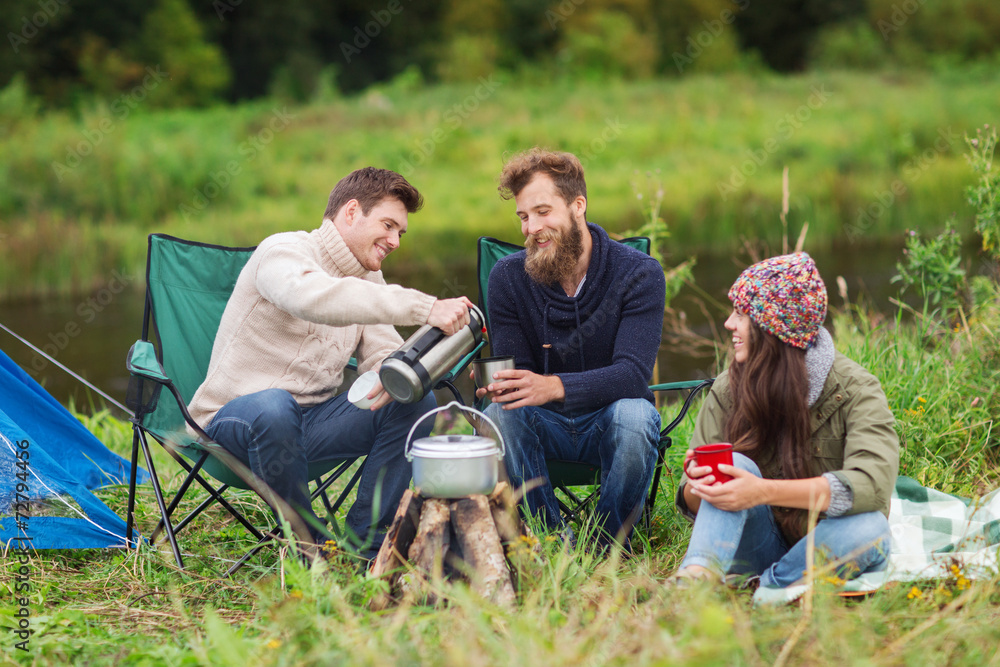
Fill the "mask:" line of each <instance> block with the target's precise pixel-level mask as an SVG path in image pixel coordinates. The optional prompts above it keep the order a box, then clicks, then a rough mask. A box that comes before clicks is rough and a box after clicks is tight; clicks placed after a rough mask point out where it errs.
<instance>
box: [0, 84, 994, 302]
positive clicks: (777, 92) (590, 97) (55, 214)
mask: <svg viewBox="0 0 1000 667" xmlns="http://www.w3.org/2000/svg"><path fill="white" fill-rule="evenodd" d="M995 82H996V80H995V75H987V74H979V75H977V76H976V77H972V76H969V77H960V76H944V75H940V76H933V75H927V74H903V75H886V74H860V73H845V72H833V73H822V74H810V75H802V76H793V77H775V76H766V75H757V76H753V77H751V76H750V75H744V74H732V75H727V76H717V77H707V76H695V77H690V78H685V79H683V80H670V81H641V82H630V83H624V82H610V83H608V82H588V81H570V80H554V81H551V82H547V83H544V84H543V83H539V82H534V83H532V82H521V81H519V80H516V79H512V78H504V77H501V76H498V77H495V78H493V79H491V80H490V81H489V82H488V85H487V84H486V83H478V82H477V83H471V84H467V85H458V84H448V85H439V86H432V87H427V88H420V89H414V88H413V87H412V86H408V85H405V83H397V84H390V85H387V86H382V87H378V88H375V89H372V90H369V91H367V92H366V93H363V94H360V95H358V96H356V97H352V98H347V99H342V100H337V101H334V102H330V103H326V104H322V105H320V104H316V105H308V106H299V107H288V108H287V110H286V111H287V114H288V115H290V116H291V120H290V121H289V124H288V125H287V127H283V128H282V129H280V130H279V131H271V130H270V127H271V126H272V125H271V123H272V120H273V119H274V118H275V115H276V112H281V113H285V112H283V111H282V109H284V108H285V107H284V104H283V103H279V102H257V103H254V104H247V105H241V106H237V107H222V108H215V109H209V110H204V111H187V110H182V111H155V112H152V111H151V112H146V111H144V110H143V109H142V108H139V109H137V110H135V111H134V112H132V113H131V114H130V115H128V116H127V117H125V118H120V119H119V118H117V117H116V116H115V114H114V113H113V112H112V111H111V110H108V109H102V108H98V109H93V110H92V111H89V112H87V113H84V114H82V116H80V117H71V116H69V115H67V114H65V113H53V114H48V115H44V116H41V117H37V116H34V115H32V114H31V110H30V109H28V108H25V109H24V110H23V111H22V113H21V115H20V116H16V117H15V118H14V119H13V120H10V119H4V120H6V121H7V122H6V124H5V125H3V129H0V150H2V152H3V155H4V159H3V160H2V161H0V233H3V234H5V238H4V241H5V242H4V244H3V245H2V248H3V250H2V251H0V252H2V255H0V259H2V261H0V266H2V267H3V268H2V269H0V295H4V296H16V295H25V294H31V293H36V292H39V291H43V292H44V291H59V292H67V291H74V290H81V289H86V288H87V287H88V286H90V285H92V284H93V283H94V282H95V281H96V280H97V279H98V278H100V277H102V276H107V275H108V274H109V273H110V272H111V271H112V270H115V269H117V270H120V271H123V272H131V273H138V272H139V271H141V267H142V261H143V259H142V257H143V248H144V243H143V238H144V237H145V235H146V234H147V233H149V232H151V231H163V232H167V233H171V234H175V235H177V236H181V237H189V238H197V239H201V240H205V241H210V242H217V243H227V244H253V243H256V242H258V241H259V240H260V239H261V238H263V237H264V236H266V235H267V234H270V233H274V232H277V231H282V230H287V229H309V228H312V227H314V226H315V225H317V224H318V223H319V221H320V218H321V216H322V212H323V209H324V207H325V202H326V196H327V194H328V192H329V190H330V189H331V188H332V186H333V185H334V183H335V182H336V181H337V179H339V178H340V177H342V176H343V175H345V174H346V173H347V172H349V171H350V170H352V169H355V168H358V167H361V166H364V165H368V164H374V165H379V166H384V167H388V168H392V169H397V170H400V171H402V172H403V173H405V174H406V175H407V176H408V177H409V178H410V179H411V180H412V181H413V183H414V184H415V185H416V186H417V187H418V188H419V189H420V190H421V191H422V192H423V193H424V195H425V197H426V206H425V207H424V209H423V211H422V212H420V213H418V214H417V215H415V216H413V218H412V225H411V233H410V235H408V236H407V239H406V243H404V244H403V247H402V248H401V249H400V251H399V254H400V255H401V256H402V257H401V259H402V262H400V263H403V262H405V263H410V264H414V265H419V264H434V263H437V264H438V265H440V266H447V265H448V264H450V263H452V262H454V261H456V259H459V258H468V257H469V256H471V254H472V253H471V252H470V248H471V247H472V245H471V244H472V241H473V240H474V239H475V237H477V236H479V235H480V234H491V235H495V236H501V237H504V238H515V237H516V236H517V227H516V224H515V218H514V215H513V207H512V206H511V204H510V203H509V202H504V201H502V200H500V198H499V197H498V196H497V193H496V178H497V174H498V173H499V171H500V168H501V165H502V162H503V159H504V157H505V156H508V155H510V154H511V153H513V152H516V151H519V150H523V149H525V148H528V147H530V146H532V145H535V144H539V145H543V146H549V147H553V148H559V149H564V150H569V151H573V152H575V153H577V154H578V155H580V156H581V157H583V158H584V159H585V162H586V168H587V175H588V183H589V192H588V194H589V212H588V214H589V217H590V218H591V219H592V220H594V221H596V222H600V223H602V224H604V225H605V226H606V227H608V228H609V229H610V230H611V231H623V230H626V229H630V228H635V227H638V226H639V225H640V224H641V222H642V212H641V209H640V207H639V206H637V205H636V202H635V199H634V196H633V194H632V189H631V186H630V182H631V181H632V180H634V179H635V175H636V172H639V173H643V172H647V171H656V170H659V172H660V174H661V176H662V179H663V182H664V186H665V198H664V204H663V210H662V215H663V218H664V219H665V220H666V222H667V223H668V224H669V225H670V228H671V230H672V245H673V246H674V247H676V248H678V249H680V248H684V249H686V250H692V249H695V248H711V249H714V250H729V249H732V248H734V247H738V246H739V245H740V244H741V238H742V237H747V238H756V237H762V238H765V239H769V240H770V241H771V242H772V245H773V244H774V241H775V240H776V238H775V237H774V225H773V221H774V219H775V218H776V217H777V213H778V211H779V210H780V202H781V170H782V168H783V167H784V166H786V165H787V166H788V167H789V168H790V173H791V184H792V188H791V189H792V192H793V197H792V200H791V211H790V215H789V218H790V219H789V222H790V224H791V226H792V228H793V229H795V228H798V227H799V226H801V224H802V223H803V222H805V221H808V222H809V224H810V238H811V239H812V240H813V241H815V242H817V243H841V244H845V245H846V244H850V243H865V242H877V241H879V240H883V239H886V238H889V237H892V236H894V235H897V234H899V233H900V232H901V231H902V230H904V229H907V228H915V229H926V230H934V229H937V228H938V227H940V225H941V224H942V222H943V220H944V219H945V218H947V217H948V216H950V215H951V214H953V213H954V214H957V215H958V217H959V220H958V227H959V229H960V230H963V231H964V230H968V229H971V222H970V221H971V218H970V211H969V210H968V208H967V205H966V204H965V203H964V202H963V200H962V198H961V194H960V193H961V192H962V190H963V188H964V186H965V185H967V184H968V183H970V182H971V180H972V174H971V173H970V172H969V170H968V168H967V166H966V165H965V163H964V161H963V160H962V159H961V157H960V155H961V152H962V149H964V145H963V144H962V142H961V140H960V137H961V135H962V134H963V133H964V132H967V131H971V130H972V128H974V127H978V126H980V125H982V123H984V122H990V121H991V119H992V117H993V116H994V115H995V113H996V108H995V101H996V100H995V95H994V94H993V91H994V90H995ZM810 103H812V107H810ZM8 113H9V112H8ZM789 114H791V115H792V117H793V118H794V117H795V114H799V120H796V121H794V122H791V123H790V122H789V121H788V116H789ZM105 121H110V122H112V123H113V125H112V130H111V131H110V132H102V131H101V127H102V123H104V127H107V123H106V122H105ZM994 122H995V120H994ZM268 132H271V134H268ZM88 137H91V138H94V137H100V141H96V139H94V140H93V141H91V140H89V139H88ZM942 137H944V139H942ZM265 139H266V140H267V141H266V142H265V141H264V140H265ZM254 140H256V142H257V143H256V144H254V143H253V141H254ZM88 142H89V143H90V144H92V145H91V147H90V152H89V154H88V155H81V156H80V163H79V166H78V167H76V168H75V169H71V170H69V171H68V172H66V173H63V172H60V174H59V175H57V174H56V173H55V172H56V170H55V168H54V166H53V165H54V163H56V162H58V163H60V164H66V163H68V158H67V153H68V152H73V151H76V152H82V150H86V149H87V145H88ZM949 142H951V143H949ZM755 155H756V156H757V157H756V158H755V157H754V156H755ZM758 163H759V164H758ZM230 171H232V172H235V171H238V173H236V174H235V175H232V174H230V175H229V176H228V177H227V172H230ZM740 172H742V173H740ZM734 174H739V176H734ZM60 177H61V180H60ZM734 178H735V179H736V180H732V179H734ZM741 179H745V181H744V180H741ZM224 182H226V184H225V185H222V183H224ZM894 184H895V192H894V188H893V186H894ZM724 186H727V187H724ZM723 190H725V192H723ZM200 197H204V199H200ZM890 199H891V200H890ZM879 206H882V207H883V208H884V210H880V209H879ZM866 209H868V210H870V211H873V212H874V213H875V214H874V215H870V216H869V217H868V218H864V219H859V212H861V211H863V210H866ZM39 226H40V227H42V231H41V232H40V233H38V234H37V238H36V228H37V227H39ZM11 239H13V240H16V241H17V245H16V246H15V245H11V244H10V243H8V242H7V241H9V240H11Z"/></svg>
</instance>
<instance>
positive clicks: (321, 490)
mask: <svg viewBox="0 0 1000 667" xmlns="http://www.w3.org/2000/svg"><path fill="white" fill-rule="evenodd" d="M355 460H356V459H355ZM354 463H355V461H345V462H344V463H342V464H341V465H340V466H339V467H338V468H337V469H336V470H334V471H333V472H331V473H330V474H329V475H328V476H327V478H326V479H325V480H324V481H323V482H322V483H321V484H320V485H319V486H318V487H317V488H316V490H315V491H313V492H312V495H311V499H312V500H316V498H317V497H319V498H321V499H322V500H323V505H324V506H325V507H326V510H327V511H328V512H329V513H330V516H331V517H332V516H333V515H334V514H335V513H336V512H337V510H338V509H340V506H341V505H343V504H344V501H345V500H347V496H348V495H350V493H351V491H352V490H353V489H354V486H355V485H356V484H357V483H358V480H359V479H361V472H362V470H364V467H365V466H364V464H363V463H362V464H361V466H359V467H358V469H357V471H356V472H355V473H354V474H353V475H352V476H351V479H350V480H348V482H347V486H346V487H344V490H343V491H341V492H340V495H339V496H337V502H335V503H333V505H331V504H330V499H329V498H328V497H327V494H326V490H327V489H328V488H330V485H331V484H333V483H334V482H335V481H337V479H339V478H340V476H341V475H343V474H344V472H345V471H346V470H347V469H348V468H350V467H351V466H352V465H354ZM278 530H279V529H278V528H277V527H275V528H273V529H271V530H270V531H269V532H268V533H267V534H266V535H262V536H261V537H260V539H259V540H258V542H257V544H256V545H255V546H254V547H253V548H252V549H251V550H250V551H248V552H247V553H246V554H244V555H243V557H242V558H240V559H239V560H238V561H236V563H234V564H233V566H232V567H230V568H229V569H228V570H226V576H227V577H231V576H233V575H234V574H236V572H237V571H238V570H239V569H240V568H242V567H243V566H244V565H246V563H247V561H248V560H250V559H251V558H253V557H254V555H256V554H257V553H258V552H259V551H260V550H261V549H263V548H264V547H265V546H266V545H267V543H268V542H270V541H271V540H273V539H274V538H275V537H277V535H278Z"/></svg>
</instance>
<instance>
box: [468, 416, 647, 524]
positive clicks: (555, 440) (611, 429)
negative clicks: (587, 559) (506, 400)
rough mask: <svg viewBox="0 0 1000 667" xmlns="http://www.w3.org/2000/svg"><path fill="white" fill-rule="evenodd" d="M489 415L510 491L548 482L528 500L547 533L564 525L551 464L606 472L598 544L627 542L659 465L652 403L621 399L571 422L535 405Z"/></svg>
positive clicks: (598, 506)
mask: <svg viewBox="0 0 1000 667" xmlns="http://www.w3.org/2000/svg"><path fill="white" fill-rule="evenodd" d="M486 414H487V415H488V416H489V418H490V419H492V420H493V421H495V422H496V424H497V428H499V429H500V433H501V434H502V435H503V438H504V442H505V444H506V446H507V454H506V456H505V457H504V464H505V465H506V467H507V474H508V475H509V476H510V479H511V484H512V485H513V487H514V488H517V487H518V486H520V485H521V484H523V483H524V482H526V481H527V480H530V479H535V478H537V477H542V478H545V479H546V483H545V484H543V485H542V486H540V487H538V488H535V489H532V490H531V491H529V492H528V495H527V496H526V499H527V504H528V509H529V511H530V512H531V513H532V514H536V515H539V516H540V517H541V519H542V521H543V522H544V523H545V525H546V526H548V527H549V528H562V527H563V525H564V522H563V519H562V515H561V514H560V512H559V505H558V503H557V502H556V496H555V491H554V490H553V488H552V485H551V484H550V483H549V482H548V470H547V468H546V465H545V461H546V459H560V460H563V461H580V462H583V463H589V464H591V465H594V466H599V467H600V469H601V496H600V499H599V500H598V502H597V507H596V508H595V510H594V511H595V514H596V516H597V522H598V528H599V529H600V530H601V531H602V532H601V534H600V536H599V538H598V541H599V542H607V540H608V538H616V539H617V540H618V541H620V542H627V541H628V538H629V537H630V536H631V534H632V526H633V524H634V522H635V520H636V519H637V518H638V513H639V512H641V511H642V504H643V501H645V499H646V493H647V492H648V491H649V483H650V481H652V479H653V470H654V468H655V466H656V446H657V444H659V441H660V415H659V413H658V412H657V411H656V408H655V407H653V404H652V403H650V402H649V401H647V400H643V399H622V400H619V401H615V402H614V403H612V404H611V405H608V406H607V407H605V408H602V409H600V410H597V411H594V412H587V413H582V414H577V415H573V416H567V415H563V414H561V413H558V412H555V411H552V410H546V409H544V408H540V407H533V406H529V407H524V408H515V409H513V410H504V409H502V408H501V407H500V404H499V403H493V404H490V405H489V407H487V409H486Z"/></svg>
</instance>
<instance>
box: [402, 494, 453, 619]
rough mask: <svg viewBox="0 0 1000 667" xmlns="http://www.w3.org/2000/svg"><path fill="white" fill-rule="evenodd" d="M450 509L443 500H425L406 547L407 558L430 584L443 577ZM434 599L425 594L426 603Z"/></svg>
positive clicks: (433, 601)
mask: <svg viewBox="0 0 1000 667" xmlns="http://www.w3.org/2000/svg"><path fill="white" fill-rule="evenodd" d="M450 533H451V510H450V509H449V507H448V501H447V500H441V499H439V498H429V499H427V500H425V501H424V504H423V506H422V507H421V511H420V524H419V525H418V526H417V535H416V537H415V538H413V543H412V544H411V545H410V551H409V554H408V556H409V559H410V562H411V563H413V564H414V565H415V566H416V567H417V569H418V570H420V571H421V572H423V573H424V574H425V575H426V576H427V578H428V579H430V581H432V582H434V583H435V584H436V585H439V584H440V582H441V580H442V579H443V578H444V563H445V559H446V558H447V557H448V550H449V549H448V548H449V545H450V543H451V535H450ZM436 601H437V600H436V597H435V596H434V594H433V593H430V592H427V603H428V604H434V603H435V602H436Z"/></svg>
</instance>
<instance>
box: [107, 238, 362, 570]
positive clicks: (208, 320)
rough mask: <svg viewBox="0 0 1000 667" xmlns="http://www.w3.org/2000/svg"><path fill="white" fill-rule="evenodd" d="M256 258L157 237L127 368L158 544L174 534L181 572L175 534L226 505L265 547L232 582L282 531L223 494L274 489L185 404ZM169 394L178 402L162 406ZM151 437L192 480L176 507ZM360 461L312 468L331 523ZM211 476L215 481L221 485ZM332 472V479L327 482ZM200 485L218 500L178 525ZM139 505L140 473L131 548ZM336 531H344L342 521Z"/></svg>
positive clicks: (136, 443)
mask: <svg viewBox="0 0 1000 667" xmlns="http://www.w3.org/2000/svg"><path fill="white" fill-rule="evenodd" d="M253 251H254V248H227V247H224V246H217V245H209V244H205V243H196V242H193V241H185V240H182V239H177V238H174V237H171V236H167V235H165V234H151V235H150V236H149V253H148V257H147V263H146V303H145V309H144V310H145V312H144V313H143V320H142V338H141V339H140V340H139V341H137V342H136V343H135V345H133V346H132V349H131V350H129V354H128V359H127V361H126V365H127V367H128V370H129V373H130V375H131V379H130V383H129V392H128V394H129V395H128V401H127V403H128V406H129V408H130V409H131V410H133V411H134V413H135V415H134V417H133V418H132V424H133V438H132V470H133V472H134V471H135V468H136V466H137V462H138V455H139V448H140V447H141V448H142V452H143V456H144V458H145V462H146V466H147V468H148V470H149V474H150V476H151V478H152V479H151V481H152V485H153V491H154V493H155V495H156V502H157V505H158V506H159V511H160V517H161V518H160V521H159V523H158V524H157V526H156V529H155V530H154V531H153V533H152V534H151V535H150V539H151V541H155V540H156V538H157V536H158V535H159V532H160V531H161V530H162V531H163V532H165V533H166V535H167V539H168V540H169V541H170V547H171V549H172V550H173V554H174V558H175V559H176V561H177V565H178V567H180V568H182V569H183V567H184V560H183V558H182V557H181V552H180V549H179V547H178V546H177V538H176V534H177V533H178V532H179V531H180V530H182V529H183V528H184V527H185V526H187V525H188V524H189V523H190V522H191V521H192V520H194V519H195V518H196V517H197V516H198V515H199V514H201V512H202V511H204V510H205V509H206V508H207V507H209V506H211V505H212V504H213V503H219V504H220V505H221V506H222V507H223V508H225V509H226V510H227V511H228V512H229V513H230V514H232V516H233V517H234V518H235V519H236V520H237V521H239V522H240V523H241V524H242V525H243V526H244V527H245V528H246V529H247V530H248V531H249V532H250V533H251V534H252V535H253V536H254V537H255V538H257V540H258V544H257V546H256V547H254V549H253V550H251V551H250V552H249V553H247V554H246V555H245V556H244V557H243V558H241V559H240V560H239V561H237V562H236V563H235V564H234V565H233V566H232V567H231V568H230V569H229V571H228V572H227V573H226V574H227V575H231V574H233V573H234V572H235V571H236V570H238V569H239V568H240V567H242V566H243V564H244V563H245V562H246V560H247V559H249V558H250V557H251V556H252V555H253V554H255V553H256V552H257V551H259V549H260V548H261V547H262V546H263V545H264V544H266V543H267V542H268V541H270V540H271V539H273V538H274V537H275V536H276V535H277V534H278V532H277V529H273V530H271V531H269V532H267V533H264V532H261V531H260V530H258V529H257V527H256V526H254V525H253V524H252V523H251V522H250V521H249V520H248V519H247V518H246V517H245V516H244V515H243V514H241V513H240V512H239V511H237V510H236V509H235V508H234V507H233V505H232V504H230V503H229V502H228V501H227V500H226V499H225V498H224V497H223V494H224V493H225V492H226V491H227V490H228V489H229V488H230V487H232V488H237V489H254V490H255V491H257V492H258V493H259V494H261V495H263V496H264V497H265V498H266V497H268V496H267V495H266V494H269V489H267V487H266V486H264V485H263V484H262V482H261V481H260V480H259V478H257V477H255V476H254V475H253V474H252V473H250V471H249V470H247V469H246V467H245V466H243V465H242V464H240V463H239V461H237V460H236V459H235V458H234V457H232V456H231V455H229V453H228V452H226V450H224V449H223V448H222V447H220V446H219V445H217V444H215V443H213V442H212V441H211V439H210V438H208V436H206V435H205V433H204V431H203V430H202V429H201V427H200V426H199V425H198V424H196V423H195V422H194V420H193V419H192V418H191V415H190V414H189V413H188V410H187V407H186V406H187V403H188V402H189V401H190V400H191V397H192V396H193V395H194V393H195V391H196V390H197V389H198V387H199V386H200V385H201V383H202V381H203V380H204V378H205V375H206V373H207V371H208V363H209V360H210V358H211V355H212V345H213V343H214V341H215V334H216V332H217V331H218V328H219V322H220V320H221V319H222V313H223V311H224V310H225V308H226V303H227V302H228V301H229V297H230V295H231V294H232V291H233V287H234V286H235V285H236V279H237V277H239V274H240V271H241V270H242V269H243V266H244V265H245V264H246V262H247V260H249V259H250V255H251V254H253ZM151 333H155V338H156V341H157V343H158V347H154V345H153V338H152V336H151ZM164 387H166V388H167V390H168V391H169V392H170V394H171V397H172V398H173V399H174V400H162V401H161V400H159V398H160V392H161V390H162V389H163V388H164ZM185 424H187V425H190V426H191V428H192V429H194V431H195V432H196V433H198V434H199V436H200V438H195V437H192V436H191V435H190V434H189V433H188V432H187V431H186V430H185ZM149 436H151V437H152V438H153V439H155V440H156V441H157V442H159V443H160V444H161V445H163V447H164V448H165V449H166V450H167V451H168V452H169V453H170V454H171V456H172V457H173V458H174V460H176V461H177V463H178V464H179V465H180V466H181V467H182V468H183V469H184V470H185V471H187V477H186V478H185V479H184V481H183V483H182V484H181V486H180V488H179V489H178V491H177V493H176V494H175V495H174V497H173V499H171V501H170V502H169V504H167V503H166V502H165V500H164V497H163V492H162V489H161V486H160V480H159V477H158V476H157V473H156V469H155V467H154V465H153V459H152V456H151V455H150V451H149V441H148V437H149ZM356 461H357V459H356V458H347V459H342V460H334V461H324V462H322V463H321V464H314V465H310V468H309V476H310V479H313V480H316V483H317V487H316V489H315V490H314V491H313V492H312V498H313V500H315V499H316V498H317V497H318V498H320V499H322V502H323V504H324V506H325V507H326V509H327V512H328V513H329V517H330V519H331V521H332V520H333V516H334V514H335V513H336V512H337V510H338V509H339V508H340V506H341V505H342V504H343V503H344V501H345V500H346V499H347V497H348V494H349V493H350V492H351V490H352V489H353V488H354V486H355V484H356V483H357V481H358V479H359V478H360V476H361V466H358V470H357V471H356V472H355V473H354V475H353V476H352V477H351V478H350V480H349V481H348V482H347V485H346V487H345V488H344V490H343V491H342V492H341V494H340V495H339V497H338V498H337V500H336V502H335V503H333V504H331V503H330V500H329V498H328V497H327V494H326V490H327V489H328V488H329V486H330V484H332V483H333V482H334V481H336V480H337V479H338V478H340V477H341V476H342V475H343V474H344V473H345V472H347V471H348V469H349V468H351V466H352V465H353V464H354V463H355V462H356ZM202 473H205V475H207V476H209V477H211V478H214V480H217V481H218V482H219V484H220V485H219V486H216V485H214V484H213V483H211V482H210V481H209V480H207V479H206V478H205V475H203V474H202ZM327 473H329V474H328V475H327V476H326V478H325V479H321V477H322V476H323V475H326V474H327ZM194 483H197V484H198V485H200V486H201V487H202V488H203V489H205V491H207V492H208V495H209V497H208V498H207V499H205V500H204V501H203V502H202V503H201V504H199V505H198V506H197V507H196V508H195V509H193V510H192V511H191V512H190V514H188V515H187V516H186V517H185V518H184V519H182V520H181V521H179V522H177V523H174V522H173V521H172V520H171V516H172V514H173V512H174V510H175V509H176V508H177V506H178V505H179V504H180V502H181V500H182V499H183V498H184V496H185V494H186V493H187V492H188V489H189V488H190V487H191V485H192V484H194ZM272 500H273V499H272ZM134 508H135V475H134V474H133V475H132V483H131V484H130V487H129V499H128V517H127V526H126V538H127V541H128V543H129V544H130V545H131V544H132V525H133V517H134ZM332 527H333V529H334V531H335V532H336V531H337V527H336V524H334V525H333V526H332Z"/></svg>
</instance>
